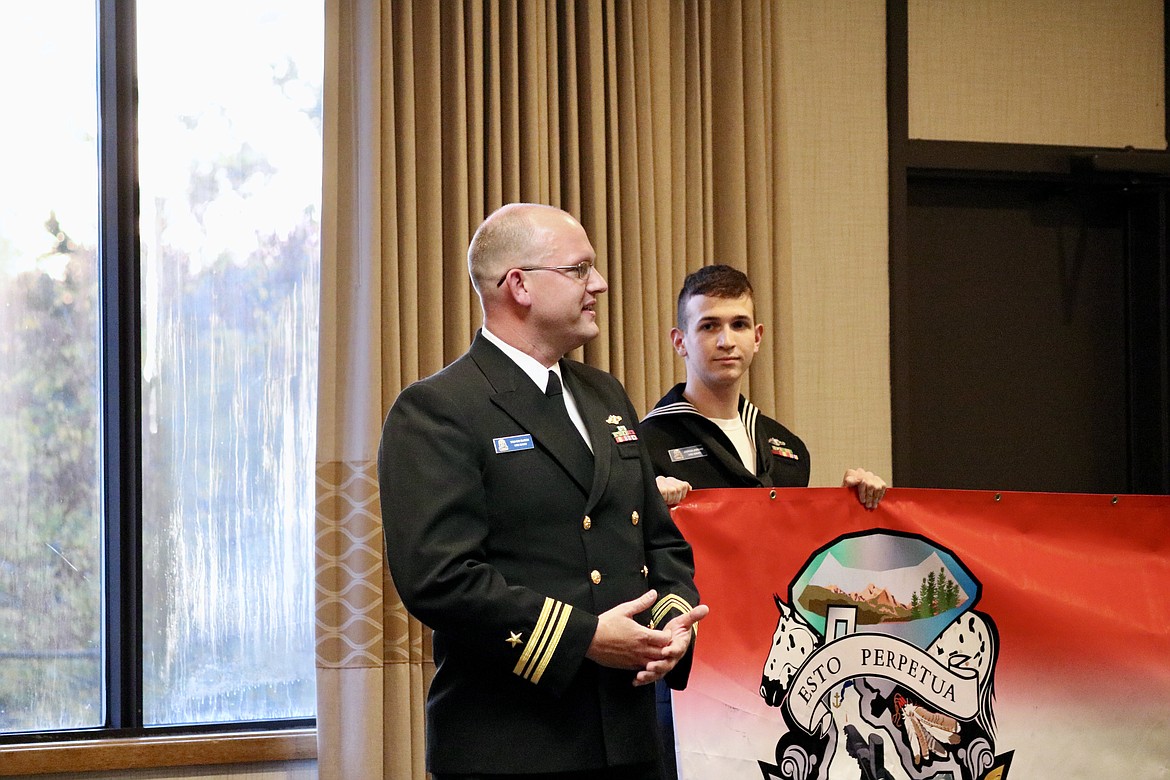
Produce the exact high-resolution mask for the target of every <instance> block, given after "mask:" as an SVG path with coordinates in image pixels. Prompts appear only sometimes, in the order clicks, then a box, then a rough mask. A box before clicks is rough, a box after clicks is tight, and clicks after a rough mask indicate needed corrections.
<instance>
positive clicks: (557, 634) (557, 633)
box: [532, 604, 573, 683]
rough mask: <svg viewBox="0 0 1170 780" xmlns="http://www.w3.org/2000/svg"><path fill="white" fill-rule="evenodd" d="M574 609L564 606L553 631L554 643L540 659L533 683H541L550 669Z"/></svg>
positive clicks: (550, 643)
mask: <svg viewBox="0 0 1170 780" xmlns="http://www.w3.org/2000/svg"><path fill="white" fill-rule="evenodd" d="M572 611H573V608H572V607H570V606H569V605H568V604H565V605H564V609H562V610H561V618H560V620H558V621H557V625H556V629H555V630H554V631H553V636H552V641H550V642H549V644H548V651H547V652H545V653H543V654H542V655H541V658H540V663H539V664H538V665H537V667H536V674H534V675H532V682H533V683H538V682H540V678H541V677H543V676H544V670H545V668H547V667H548V662H549V661H551V660H552V656H553V653H554V652H556V649H557V646H558V645H559V644H560V643H561V634H563V633H565V626H566V625H567V624H568V622H569V613H570V612H572Z"/></svg>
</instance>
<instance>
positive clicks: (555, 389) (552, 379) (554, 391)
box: [544, 369, 585, 443]
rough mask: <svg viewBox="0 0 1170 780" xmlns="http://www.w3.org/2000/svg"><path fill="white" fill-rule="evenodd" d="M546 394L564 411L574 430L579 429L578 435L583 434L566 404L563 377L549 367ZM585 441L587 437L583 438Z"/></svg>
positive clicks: (555, 405)
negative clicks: (562, 383)
mask: <svg viewBox="0 0 1170 780" xmlns="http://www.w3.org/2000/svg"><path fill="white" fill-rule="evenodd" d="M544 394H545V395H546V396H548V400H549V401H550V402H551V403H552V404H553V405H554V407H556V408H557V409H559V410H560V411H562V412H564V417H565V419H566V420H568V421H569V425H570V426H572V428H573V430H574V431H577V436H578V437H580V436H581V431H580V430H578V428H577V425H576V424H575V423H574V422H573V418H572V417H570V416H569V407H568V406H566V405H565V388H564V387H563V386H562V385H561V378H560V376H558V375H557V372H556V371H553V370H552V369H549V372H548V384H547V385H545V388H544ZM581 441H582V443H584V441H585V439H584V438H582V439H581Z"/></svg>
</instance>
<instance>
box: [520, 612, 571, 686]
mask: <svg viewBox="0 0 1170 780" xmlns="http://www.w3.org/2000/svg"><path fill="white" fill-rule="evenodd" d="M549 601H551V602H552V609H551V610H550V612H549V614H548V618H547V619H545V620H542V621H541V622H539V623H537V624H536V628H534V629H532V642H531V644H532V645H533V648H532V657H531V658H529V659H528V663H527V664H525V665H524V668H523V669H521V670H520V671H519V672H517V674H519V675H520V676H521V677H523V678H524V679H525V680H528V681H529V682H532V674H533V672H535V671H536V665H537V664H538V663H540V659H542V658H544V655H545V653H546V652H548V643H549V641H550V640H551V639H552V633H553V632H552V626H553V623H555V622H556V620H557V618H558V617H559V616H560V614H561V608H562V607H563V606H564V605H563V604H562V603H561V602H559V601H554V600H553V599H549Z"/></svg>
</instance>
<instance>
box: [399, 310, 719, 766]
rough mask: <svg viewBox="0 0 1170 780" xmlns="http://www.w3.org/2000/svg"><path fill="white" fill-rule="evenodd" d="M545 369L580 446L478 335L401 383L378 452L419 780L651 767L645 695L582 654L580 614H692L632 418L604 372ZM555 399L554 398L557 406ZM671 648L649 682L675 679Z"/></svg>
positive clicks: (592, 624) (681, 671) (653, 620)
mask: <svg viewBox="0 0 1170 780" xmlns="http://www.w3.org/2000/svg"><path fill="white" fill-rule="evenodd" d="M559 365H560V371H561V374H562V376H563V378H564V382H565V384H566V385H567V386H568V389H569V391H570V392H571V393H572V395H573V398H574V400H575V402H576V405H577V408H578V410H579V411H580V413H581V417H582V418H583V420H584V422H585V426H586V428H587V431H588V435H589V441H590V443H591V445H592V452H590V451H589V447H588V446H587V445H586V444H585V441H584V439H582V437H581V435H580V433H579V432H578V431H577V430H576V429H575V428H573V427H572V422H571V421H570V420H569V417H568V415H567V414H566V413H564V411H563V410H564V404H563V402H562V401H561V399H559V398H549V397H547V396H546V395H545V393H544V392H543V388H540V387H538V386H537V385H536V384H535V383H534V382H533V381H532V379H531V378H530V377H529V376H528V375H527V374H525V373H524V371H523V370H522V369H521V368H520V367H519V366H518V365H517V364H516V363H515V362H513V361H512V359H511V358H509V357H508V356H507V355H505V354H504V353H503V352H502V351H501V350H500V349H499V348H498V347H497V346H496V345H495V344H493V343H491V342H490V341H489V340H488V339H487V338H486V337H485V336H484V335H483V334H482V333H479V334H477V335H476V337H475V340H474V342H473V344H472V346H471V348H470V349H469V350H468V352H467V353H466V354H464V355H463V356H462V357H460V358H459V359H457V360H456V361H454V362H453V363H452V364H451V365H449V366H447V367H446V368H445V369H443V370H442V371H440V372H439V373H437V374H435V375H433V376H431V377H429V378H427V379H424V380H422V381H420V382H416V383H415V384H413V385H411V386H410V387H408V388H406V389H405V390H403V392H402V393H401V395H400V396H399V397H398V399H397V401H396V402H395V403H394V405H393V408H392V409H391V410H390V412H389V414H388V415H387V417H386V422H385V426H384V429H383V434H382V444H381V448H380V450H379V463H378V475H379V481H380V485H381V501H382V513H383V522H384V525H385V531H386V551H387V556H388V561H389V567H390V573H391V576H392V577H393V579H394V583H395V585H396V587H397V589H398V592H399V594H400V595H401V597H402V600H403V603H404V604H405V605H406V607H407V609H408V610H410V612H411V613H412V614H414V615H415V616H416V617H417V618H418V619H419V620H421V621H422V622H423V623H425V624H426V625H428V626H430V627H431V628H432V629H433V630H434V638H433V649H434V656H435V662H436V671H435V676H434V680H433V682H432V683H431V687H430V690H429V693H428V696H427V705H426V707H427V719H428V728H427V764H428V769H429V770H430V771H431V772H433V773H454V774H475V773H483V774H492V773H501V774H506V773H523V772H564V771H581V770H589V769H590V768H598V769H600V768H604V767H611V766H618V765H629V764H639V763H645V762H654V761H659V760H660V758H661V747H660V742H659V739H658V736H657V733H656V730H655V716H654V694H653V690H654V688H653V686H635V685H633V680H634V672H631V671H625V670H617V669H611V668H606V667H602V666H600V665H598V664H595V663H593V662H592V661H590V660H589V659H587V658H586V657H585V653H586V650H587V649H588V647H589V644H590V642H591V640H592V638H593V634H594V632H595V630H596V627H597V622H598V618H597V616H598V615H599V614H601V613H603V612H605V611H606V610H609V609H611V608H612V607H614V606H616V605H618V604H621V603H623V602H626V601H630V600H632V599H635V598H637V597H639V596H641V595H642V594H643V593H645V592H646V590H647V589H649V588H654V589H655V590H656V591H657V592H658V601H657V603H656V604H655V605H654V607H653V608H652V609H651V610H650V611H649V612H650V614H647V615H644V616H641V620H642V622H643V623H645V624H653V625H657V626H661V625H664V624H665V623H666V622H667V621H669V620H670V619H671V618H672V617H674V616H676V615H678V614H684V613H686V612H687V611H689V610H690V609H691V606H692V605H695V604H698V593H697V591H696V589H695V586H694V580H693V575H694V564H693V558H692V555H691V550H690V547H689V545H688V544H687V543H686V541H685V540H684V539H683V537H682V535H681V534H680V533H679V531H678V529H677V528H676V527H675V525H674V523H673V522H672V521H671V519H670V516H669V513H668V510H667V509H666V507H665V505H664V504H663V502H662V499H661V497H660V496H659V493H658V491H657V488H656V486H655V482H654V474H653V470H652V468H651V463H650V459H649V457H648V455H647V453H646V451H645V449H644V447H643V444H642V442H641V441H640V439H639V438H638V435H637V434H636V433H635V432H634V428H633V425H634V421H635V420H636V417H635V413H634V410H633V408H632V405H631V403H630V401H629V398H628V396H627V395H626V393H625V390H624V389H623V388H622V387H621V384H620V383H619V382H618V381H617V380H616V379H614V378H613V377H612V376H610V375H609V374H607V373H605V372H603V371H599V370H597V369H594V368H591V367H589V366H586V365H584V364H581V363H578V362H575V361H571V360H567V359H563V360H561V361H560V364H559ZM556 405H559V409H558V408H557V406H556ZM693 647H694V644H693V643H692V645H691V650H689V651H688V655H687V656H686V657H685V658H684V659H683V660H682V661H680V663H679V664H678V665H677V666H676V667H675V668H674V669H673V670H672V672H671V673H670V674H669V675H668V676H667V681H668V682H669V683H670V684H671V685H672V686H673V687H682V686H683V685H685V682H686V677H687V674H688V671H689V666H690V655H691V652H692V651H693Z"/></svg>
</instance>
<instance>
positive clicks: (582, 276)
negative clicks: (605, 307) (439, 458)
mask: <svg viewBox="0 0 1170 780" xmlns="http://www.w3.org/2000/svg"><path fill="white" fill-rule="evenodd" d="M592 270H593V261H592V260H582V261H581V262H579V263H577V264H576V265H520V266H516V267H515V268H509V269H508V270H507V271H505V272H504V275H503V276H501V277H500V281H498V282H496V287H500V286H501V285H503V284H504V280H505V279H507V278H508V273H509V272H511V271H572V272H573V273H574V274H575V275H576V276H577V280H578V281H581V282H583V281H585V280H586V279H588V278H589V272H590V271H592Z"/></svg>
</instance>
